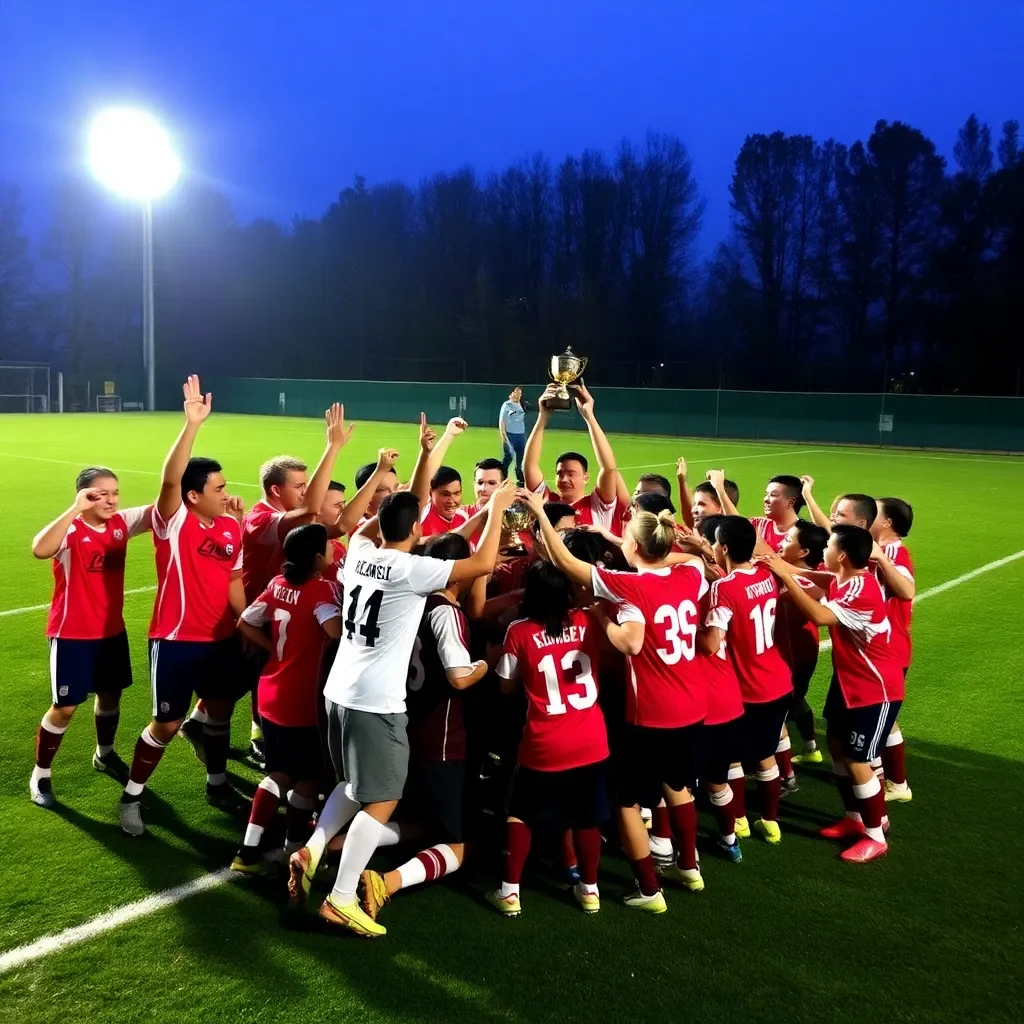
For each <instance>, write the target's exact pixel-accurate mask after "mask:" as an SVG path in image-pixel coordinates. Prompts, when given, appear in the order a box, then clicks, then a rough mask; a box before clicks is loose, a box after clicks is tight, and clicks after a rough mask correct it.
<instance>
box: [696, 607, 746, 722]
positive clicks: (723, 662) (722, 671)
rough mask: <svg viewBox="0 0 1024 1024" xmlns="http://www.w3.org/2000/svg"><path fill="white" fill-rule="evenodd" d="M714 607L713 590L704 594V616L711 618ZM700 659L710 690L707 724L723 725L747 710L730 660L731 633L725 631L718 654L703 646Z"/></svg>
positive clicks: (702, 614) (702, 613)
mask: <svg viewBox="0 0 1024 1024" xmlns="http://www.w3.org/2000/svg"><path fill="white" fill-rule="evenodd" d="M710 608H711V591H710V590H709V591H708V592H707V593H706V594H705V595H704V596H703V597H702V598H701V620H702V621H703V620H704V619H706V618H707V615H708V612H709V610H710ZM698 661H699V663H700V665H701V666H702V668H703V671H704V678H705V682H706V684H707V692H708V711H707V715H706V716H705V718H704V724H705V725H721V724H722V723H724V722H731V721H733V720H734V719H736V718H739V716H740V715H742V714H743V696H742V694H741V693H740V684H739V680H738V679H737V678H736V670H735V669H734V668H733V667H732V662H731V661H730V660H729V635H728V633H727V634H726V635H725V638H724V639H723V640H722V645H721V647H719V648H718V650H717V651H715V653H714V654H708V653H707V652H706V651H704V650H701V651H699V652H698Z"/></svg>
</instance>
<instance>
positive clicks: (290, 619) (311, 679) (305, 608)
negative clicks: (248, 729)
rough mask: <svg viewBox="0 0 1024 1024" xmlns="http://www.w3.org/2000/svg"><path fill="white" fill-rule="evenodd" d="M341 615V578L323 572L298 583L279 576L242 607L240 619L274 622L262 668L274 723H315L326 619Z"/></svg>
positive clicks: (265, 705) (261, 695) (262, 703)
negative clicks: (334, 580)
mask: <svg viewBox="0 0 1024 1024" xmlns="http://www.w3.org/2000/svg"><path fill="white" fill-rule="evenodd" d="M340 616H341V606H340V604H339V594H338V587H337V584H335V583H332V582H331V581H330V580H325V579H324V578H323V577H321V576H314V577H313V578H312V579H310V580H306V582H305V583H299V584H294V583H289V582H288V581H287V580H286V579H285V578H284V577H283V576H275V577H274V579H272V580H271V581H270V586H268V587H267V589H266V590H264V591H263V593H262V594H260V596H259V597H258V598H257V599H256V600H255V601H254V602H253V603H252V604H251V605H249V607H248V608H246V609H245V611H244V612H242V619H243V620H244V621H245V622H247V623H248V624H249V625H250V626H255V627H256V628H257V629H261V628H262V627H263V626H264V625H266V623H268V622H269V623H270V642H271V644H273V647H274V649H273V651H272V652H271V654H270V658H269V660H268V661H267V663H266V665H264V666H263V671H262V672H261V673H260V685H259V690H258V691H257V702H258V707H259V713H260V716H261V717H263V718H268V719H269V720H270V721H271V722H274V723H275V724H276V725H288V726H304V727H307V728H308V727H311V726H315V725H316V724H317V709H318V707H319V703H320V686H319V680H320V661H321V659H322V658H323V654H324V648H325V647H326V646H327V634H326V633H325V632H324V630H323V624H324V623H325V622H329V621H330V620H331V619H337V618H339V617H340Z"/></svg>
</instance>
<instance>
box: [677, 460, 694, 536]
mask: <svg viewBox="0 0 1024 1024" xmlns="http://www.w3.org/2000/svg"><path fill="white" fill-rule="evenodd" d="M676 482H677V483H678V484H679V511H680V512H681V513H682V515H683V522H684V523H686V525H687V526H688V527H689V528H690V529H691V530H692V529H693V491H691V490H690V485H689V484H688V483H687V482H686V459H684V458H683V457H682V455H680V456H679V458H678V459H676Z"/></svg>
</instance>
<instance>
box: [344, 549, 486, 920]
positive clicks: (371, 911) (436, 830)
mask: <svg viewBox="0 0 1024 1024" xmlns="http://www.w3.org/2000/svg"><path fill="white" fill-rule="evenodd" d="M424 555H425V557H427V558H440V559H446V560H450V561H458V560H459V559H464V558H469V556H470V550H469V542H468V541H467V540H466V539H465V537H460V536H459V535H458V534H455V533H449V534H443V535H441V536H438V537H433V538H431V540H429V541H428V542H427V545H426V549H425V551H424ZM481 579H482V577H481ZM475 583H476V581H469V580H464V581H462V582H459V583H451V582H450V583H449V584H448V586H447V587H446V588H445V589H444V590H439V591H437V592H436V593H434V594H431V595H430V597H428V598H427V603H426V605H425V606H424V611H423V619H422V620H421V622H420V628H419V632H418V633H417V635H416V642H415V643H414V645H413V652H412V659H411V660H410V663H409V680H408V695H407V698H406V713H407V714H408V717H409V724H408V735H409V777H408V780H407V781H406V785H405V790H404V792H403V794H402V800H401V802H400V804H399V809H400V813H401V816H402V823H401V824H399V823H398V822H395V821H389V822H388V823H387V824H386V825H385V826H384V832H383V833H382V834H381V837H380V840H379V842H378V844H377V845H378V848H379V847H380V846H392V845H394V844H395V843H398V842H402V841H405V840H408V839H409V838H411V837H414V836H415V835H416V834H418V832H419V831H420V830H421V829H422V828H424V827H425V828H426V830H427V835H429V836H430V838H431V839H433V840H434V845H432V846H429V847H427V848H426V849H424V850H420V852H419V853H417V854H416V855H415V856H414V857H412V858H410V859H409V860H407V861H406V862H405V863H404V864H401V865H399V866H398V867H397V868H396V869H395V870H393V871H388V872H387V873H385V874H380V873H379V872H377V871H371V870H366V871H364V872H363V873H362V875H361V876H360V879H359V890H358V891H359V898H360V904H361V906H362V908H363V911H364V913H366V914H367V915H368V916H369V917H370V918H371V919H372V920H374V921H376V920H377V917H378V915H379V914H380V912H381V910H382V909H383V908H384V907H385V906H386V905H387V904H388V903H390V902H391V897H392V896H394V895H395V893H396V892H398V891H399V890H401V889H408V888H409V887H410V886H413V885H420V884H422V883H424V882H433V881H436V880H437V879H439V878H444V877H445V876H446V875H450V874H452V872H454V871H457V870H458V869H459V868H460V867H461V865H462V860H463V857H464V856H465V849H466V847H465V840H466V835H465V825H464V822H463V805H464V802H465V790H466V778H467V775H466V771H467V769H466V749H467V738H466V725H465V719H464V716H463V710H462V694H463V693H464V692H465V691H466V690H467V689H469V687H471V686H474V685H475V684H476V683H478V682H480V680H481V679H483V677H484V676H485V675H486V674H487V662H486V661H474V660H473V658H472V656H471V655H470V653H469V624H468V623H467V621H466V616H465V615H464V614H463V611H462V609H461V608H460V607H459V598H460V597H461V596H462V595H463V594H465V593H466V592H467V591H468V590H469V589H470V588H471V587H472V586H473V585H474V584H475Z"/></svg>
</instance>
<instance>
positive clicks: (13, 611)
mask: <svg viewBox="0 0 1024 1024" xmlns="http://www.w3.org/2000/svg"><path fill="white" fill-rule="evenodd" d="M154 590H156V586H155V585H151V586H148V587H132V588H131V589H130V590H126V591H125V592H124V593H125V596H126V597H127V596H128V594H148V593H151V592H152V591H154ZM49 608H50V604H49V602H47V603H46V604H30V605H28V606H27V607H25V608H8V609H7V610H6V611H2V612H0V619H3V618H6V617H7V616H8V615H27V614H28V613H29V612H45V611H48V610H49Z"/></svg>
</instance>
